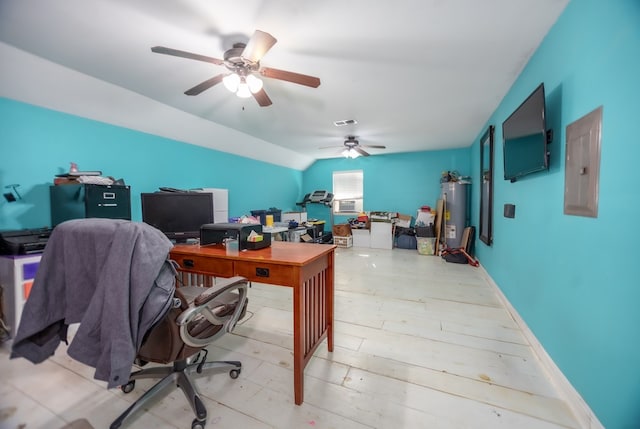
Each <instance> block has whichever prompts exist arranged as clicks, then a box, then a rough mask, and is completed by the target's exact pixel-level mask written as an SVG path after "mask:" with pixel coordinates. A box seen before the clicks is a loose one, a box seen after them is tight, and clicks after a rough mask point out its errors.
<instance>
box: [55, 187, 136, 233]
mask: <svg viewBox="0 0 640 429" xmlns="http://www.w3.org/2000/svg"><path fill="white" fill-rule="evenodd" d="M49 195H50V197H51V226H52V227H54V226H56V225H58V224H60V223H62V222H64V221H66V220H70V219H83V218H89V217H99V218H110V219H126V220H131V190H130V187H129V186H126V185H90V184H77V185H75V184H74V185H54V186H51V187H49Z"/></svg>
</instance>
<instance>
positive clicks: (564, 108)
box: [0, 0, 640, 429]
mask: <svg viewBox="0 0 640 429" xmlns="http://www.w3.org/2000/svg"><path fill="white" fill-rule="evenodd" d="M488 49H490V47H488ZM638 76H640V2H639V1H637V0H615V1H610V2H605V1H601V0H573V1H571V2H570V3H569V5H568V6H567V8H566V10H565V12H564V13H563V14H562V16H561V17H560V19H559V20H558V22H557V23H556V25H555V26H554V27H553V28H552V30H551V31H550V32H549V34H548V35H547V37H546V38H545V40H544V41H543V43H542V45H541V46H540V48H539V49H538V51H537V52H536V53H535V54H534V56H533V57H532V59H531V61H530V63H529V64H528V65H527V67H526V68H525V70H524V71H523V72H522V74H521V75H520V76H519V78H518V79H517V81H516V82H515V84H514V85H513V87H512V88H511V90H510V91H509V93H508V94H507V95H506V96H505V98H504V99H503V100H502V102H501V104H500V105H499V107H498V108H497V109H496V111H495V112H494V113H493V115H492V117H491V118H490V120H489V121H488V122H487V124H486V126H488V125H489V124H493V125H495V126H496V160H495V161H496V162H495V165H496V171H495V205H494V213H495V221H494V244H493V246H491V247H488V246H486V245H484V244H483V243H482V242H480V241H478V242H477V243H476V252H477V256H478V258H479V259H480V261H481V262H482V264H483V266H484V267H485V268H486V269H487V271H488V272H489V274H490V275H491V276H492V278H493V279H494V280H495V282H496V283H497V284H498V286H499V287H500V288H501V290H502V291H503V292H504V293H505V295H506V296H507V298H508V299H509V301H510V302H511V303H512V304H513V306H514V307H515V308H516V310H517V311H518V313H519V314H520V315H521V316H522V317H523V318H524V320H525V322H526V323H527V324H528V326H529V327H530V328H531V330H532V331H533V333H534V334H535V335H536V337H537V338H538V339H539V340H540V342H541V343H542V345H543V346H544V348H545V350H546V351H547V352H548V353H549V355H550V356H551V358H552V359H553V360H554V362H555V363H556V364H557V365H558V366H559V367H560V369H561V370H562V371H563V373H564V374H565V375H566V377H567V378H568V379H569V381H570V382H571V383H572V384H573V386H574V387H575V388H576V389H577V390H578V392H579V393H580V394H581V395H582V396H583V397H584V399H585V400H586V401H587V403H588V405H589V406H590V407H591V408H592V409H593V411H594V412H595V413H596V415H597V416H598V418H599V419H600V420H601V421H602V422H603V424H604V425H605V426H606V427H607V428H609V429H617V428H635V427H638V422H640V311H639V310H638V304H639V303H640V263H638V262H637V261H636V259H637V258H636V256H637V243H638V241H639V240H638V239H639V238H640V234H639V233H638V232H636V231H637V225H636V222H637V220H638V219H640V198H638V194H639V192H638V190H637V189H638V187H637V186H638V185H637V184H636V183H635V176H636V167H637V162H638V161H637V160H638V159H640V144H638V142H637V132H636V128H637V125H636V123H637V122H638V120H639V119H638V118H640V78H639V77H638ZM540 82H544V83H545V86H546V93H547V94H546V95H547V114H548V119H549V124H550V127H551V128H553V129H554V132H555V139H554V141H553V143H552V144H551V151H552V156H551V168H550V170H549V171H548V172H542V173H537V174H533V175H531V176H528V177H525V178H523V179H521V180H519V181H518V182H516V183H509V182H506V181H504V180H503V179H502V175H503V167H502V161H503V160H502V132H501V124H502V121H504V119H506V118H507V117H508V116H509V114H510V113H511V112H512V111H513V110H514V109H515V108H516V107H517V106H518V105H519V104H520V103H521V102H522V101H523V100H524V99H525V97H526V96H527V95H529V93H530V92H531V91H533V89H534V88H535V87H536V86H537V85H538V84H539V83H540ZM600 105H602V106H604V118H603V121H604V124H603V131H602V164H601V170H600V194H599V195H600V201H599V202H600V205H599V214H598V217H597V218H595V219H591V218H584V217H576V216H566V215H564V214H563V192H564V191H563V186H564V139H565V128H566V126H567V125H568V124H570V123H571V122H573V121H575V120H576V119H578V118H580V117H581V116H583V115H585V114H586V113H588V112H590V111H591V110H593V109H595V108H597V107H598V106H600ZM0 117H1V118H2V127H0V145H1V146H0V147H1V150H0V188H2V190H3V192H4V191H5V190H4V186H5V185H7V184H11V183H19V184H20V185H21V187H20V191H21V193H22V194H23V196H24V199H23V200H22V201H19V202H16V203H6V202H5V201H4V199H2V201H0V229H16V228H20V227H37V226H42V225H46V224H48V223H49V214H48V212H49V206H48V193H47V192H48V185H49V184H50V183H51V182H52V180H53V176H54V175H55V174H57V173H61V172H64V171H66V170H67V168H68V165H69V162H70V161H75V162H77V163H78V164H79V165H80V167H81V168H84V169H100V170H102V171H103V172H104V173H105V174H108V175H111V176H114V177H122V178H124V179H125V180H126V181H127V183H129V184H130V185H131V186H132V192H133V198H132V202H133V204H134V206H133V215H134V218H137V219H139V218H140V207H139V197H138V195H139V193H140V192H147V191H153V190H154V189H156V188H157V187H158V186H174V187H183V188H190V187H200V186H211V187H222V188H229V189H230V205H231V207H230V209H231V210H230V213H231V214H232V215H240V214H244V213H248V212H249V211H250V210H251V209H256V208H258V209H263V208H268V207H272V206H275V207H279V208H282V209H284V210H288V209H293V208H295V205H294V204H293V203H294V202H295V201H299V200H300V198H301V196H302V195H303V194H304V193H307V192H311V191H312V190H314V189H331V173H332V172H333V171H338V170H353V169H362V170H364V176H365V184H364V188H365V209H366V210H394V211H395V210H397V211H400V212H403V213H407V214H412V215H414V216H415V211H416V209H417V208H418V207H419V206H421V205H424V204H428V205H434V204H435V201H436V199H437V198H438V194H439V186H438V182H439V178H440V174H441V172H442V171H444V170H458V171H459V172H460V173H462V174H463V175H467V174H472V176H473V178H474V180H473V185H472V186H473V187H472V215H473V217H472V219H473V220H474V222H473V223H474V224H476V225H477V218H478V216H477V210H476V208H477V206H478V204H479V203H478V180H476V178H479V175H480V172H479V147H478V141H477V140H479V138H480V135H481V134H482V133H483V132H484V130H485V129H486V126H485V127H483V129H481V130H478V137H477V139H476V142H475V143H474V144H473V146H472V147H470V148H469V149H460V150H448V151H436V152H423V153H411V154H394V155H381V156H372V157H368V158H358V159H356V160H347V159H332V160H320V161H317V162H316V163H315V164H314V165H312V166H311V167H310V168H309V169H307V170H306V171H305V172H304V173H302V172H298V171H295V170H291V169H286V168H282V167H278V166H274V165H270V164H265V163H261V162H258V161H253V160H248V159H245V158H242V157H237V156H234V155H229V154H224V153H220V152H217V151H213V150H208V149H204V148H201V147H197V146H192V145H187V144H183V143H180V142H176V141H172V140H168V139H164V138H161V137H156V136H151V135H147V134H144V133H139V132H135V131H131V130H128V129H123V128H119V127H115V126H111V125H106V124H103V123H99V122H95V121H90V120H86V119H82V118H78V117H75V116H71V115H66V114H61V113H58V112H53V111H50V110H46V109H42V108H37V107H33V106H29V105H26V104H22V103H18V102H15V101H10V100H6V99H0ZM177 126H179V125H177ZM427 131H428V130H425V132H427ZM214 138H215V137H214ZM461 143H464V142H461ZM265 178H266V180H264V179H265ZM505 203H513V204H515V205H516V217H515V219H506V218H504V217H503V216H502V207H503V205H504V204H505ZM309 211H310V213H309V214H310V216H312V217H317V218H320V219H328V209H327V208H324V207H318V206H310V209H309ZM342 220H344V219H342ZM336 221H337V222H340V221H341V219H336Z"/></svg>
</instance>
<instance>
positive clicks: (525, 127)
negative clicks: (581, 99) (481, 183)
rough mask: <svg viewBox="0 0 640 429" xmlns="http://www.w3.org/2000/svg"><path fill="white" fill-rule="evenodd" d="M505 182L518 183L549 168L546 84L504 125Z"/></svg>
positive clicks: (532, 94)
mask: <svg viewBox="0 0 640 429" xmlns="http://www.w3.org/2000/svg"><path fill="white" fill-rule="evenodd" d="M502 137H503V139H504V178H505V179H506V180H512V181H513V180H515V179H517V178H518V177H522V176H525V175H527V174H530V173H534V172H536V171H541V170H546V169H548V168H549V158H548V153H547V132H546V124H545V99H544V84H540V85H539V86H538V87H537V88H536V89H535V91H533V93H531V95H529V97H527V99H526V100H525V101H524V102H523V103H522V104H521V105H520V106H519V107H518V108H517V109H516V110H515V111H514V112H513V113H512V114H511V116H509V117H508V118H507V119H506V120H505V121H504V123H503V124H502Z"/></svg>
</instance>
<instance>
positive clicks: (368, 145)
mask: <svg viewBox="0 0 640 429" xmlns="http://www.w3.org/2000/svg"><path fill="white" fill-rule="evenodd" d="M360 146H362V147H368V148H370V149H386V148H387V147H386V146H382V145H378V144H361V145H360Z"/></svg>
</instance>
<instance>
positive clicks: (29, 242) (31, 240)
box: [0, 227, 52, 255]
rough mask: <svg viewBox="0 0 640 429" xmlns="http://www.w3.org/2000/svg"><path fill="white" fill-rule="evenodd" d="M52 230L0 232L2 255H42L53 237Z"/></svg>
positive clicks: (0, 250) (37, 229)
mask: <svg viewBox="0 0 640 429" xmlns="http://www.w3.org/2000/svg"><path fill="white" fill-rule="evenodd" d="M51 231H52V230H51V228H46V227H45V228H36V229H21V230H17V231H0V255H30V254H32V253H42V252H43V251H44V248H45V246H46V245H47V240H49V236H50V235H51Z"/></svg>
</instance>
